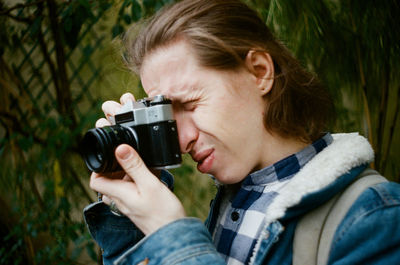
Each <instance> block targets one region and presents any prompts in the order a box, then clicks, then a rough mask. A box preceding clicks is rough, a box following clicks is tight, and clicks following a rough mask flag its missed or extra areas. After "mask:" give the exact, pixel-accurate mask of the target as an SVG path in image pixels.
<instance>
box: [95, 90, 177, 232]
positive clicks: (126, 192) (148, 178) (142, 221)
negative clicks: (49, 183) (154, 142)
mask: <svg viewBox="0 0 400 265" xmlns="http://www.w3.org/2000/svg"><path fill="white" fill-rule="evenodd" d="M130 100H135V99H134V97H133V95H132V94H130V93H126V94H124V95H123V96H122V97H121V99H120V101H121V104H125V103H127V102H128V101H130ZM121 104H119V103H117V102H115V101H106V102H105V103H104V104H103V105H102V109H103V111H104V114H105V115H106V117H107V118H108V117H110V116H114V114H115V113H116V112H117V111H118V110H119V108H121ZM107 125H111V124H110V122H109V121H108V119H104V118H103V119H100V120H98V121H97V122H96V127H103V126H107ZM115 155H116V158H117V160H118V162H119V163H120V165H121V166H122V168H123V169H124V171H121V172H114V173H108V174H97V173H93V174H92V176H91V180H90V187H91V188H92V189H93V190H96V191H98V192H100V193H102V194H103V201H104V203H106V204H108V205H109V204H110V203H111V200H113V201H114V202H115V203H116V206H117V207H118V209H119V210H120V211H121V212H122V213H123V214H124V215H125V216H127V217H128V218H130V219H131V220H132V221H133V222H134V223H135V224H136V226H137V227H138V228H139V229H140V230H142V232H143V233H144V234H148V233H151V232H153V231H155V230H157V229H158V228H160V227H161V226H164V225H166V224H167V223H169V222H172V221H175V220H177V219H179V218H182V217H184V216H185V212H184V209H183V206H182V204H181V203H180V201H179V200H178V199H177V198H176V196H175V195H174V194H173V193H172V192H171V191H170V190H169V189H168V188H167V187H166V186H165V185H164V184H163V183H162V182H161V181H160V180H159V179H158V178H157V177H156V176H155V175H153V174H152V172H150V171H149V169H148V168H147V167H146V166H145V164H144V163H143V161H142V159H141V158H140V157H139V155H138V154H137V152H136V151H135V150H134V149H133V148H132V147H130V146H129V145H126V144H124V145H120V146H119V147H118V148H117V149H116V151H115Z"/></svg>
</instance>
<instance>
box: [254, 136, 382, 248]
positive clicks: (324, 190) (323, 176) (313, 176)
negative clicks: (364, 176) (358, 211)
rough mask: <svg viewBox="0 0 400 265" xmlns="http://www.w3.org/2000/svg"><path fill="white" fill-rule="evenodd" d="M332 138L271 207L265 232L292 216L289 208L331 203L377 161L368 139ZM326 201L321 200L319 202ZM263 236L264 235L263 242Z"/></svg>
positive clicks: (294, 209) (360, 137)
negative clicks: (338, 193)
mask: <svg viewBox="0 0 400 265" xmlns="http://www.w3.org/2000/svg"><path fill="white" fill-rule="evenodd" d="M332 136H333V142H332V143H331V144H330V145H329V146H327V147H326V148H325V149H324V150H322V151H321V152H320V153H319V154H318V155H316V156H315V157H314V158H313V159H312V160H310V161H309V162H308V163H307V164H306V165H305V166H304V167H303V168H302V169H301V170H300V171H299V172H298V173H297V174H296V175H295V176H294V177H293V178H292V179H291V181H290V182H289V183H288V184H287V185H286V186H285V188H284V189H283V190H282V191H281V192H280V194H279V196H277V197H276V198H275V199H274V201H273V202H272V203H271V205H270V206H269V207H268V209H267V212H266V213H265V227H264V229H263V231H266V228H267V227H268V226H269V225H270V224H271V223H272V222H274V221H276V220H278V219H281V218H283V217H285V216H286V215H287V214H290V215H292V214H293V212H290V211H289V209H290V208H291V209H292V210H293V211H294V212H296V209H297V210H298V209H299V208H301V206H306V208H308V207H310V202H312V201H316V200H315V198H319V199H321V198H324V200H325V201H326V200H328V199H329V198H330V197H331V196H333V195H334V194H335V193H336V192H338V191H339V190H341V189H342V188H343V187H345V186H347V185H348V184H349V182H351V181H352V180H353V178H354V177H355V176H356V175H358V173H360V172H361V171H362V169H363V168H364V167H365V165H367V164H368V163H370V162H371V161H372V160H373V159H374V152H373V150H372V147H371V145H370V144H369V142H368V140H367V139H365V138H364V137H363V136H360V135H359V134H358V133H349V134H332ZM329 194H330V195H329ZM324 200H320V203H321V202H322V203H323V202H324ZM315 206H316V205H314V207H315ZM303 210H304V207H303ZM297 212H298V211H297ZM263 237H264V235H263V234H261V236H260V239H261V238H263ZM260 243H261V240H258V243H257V245H256V247H255V249H254V251H255V252H256V251H257V250H258V249H259V245H260Z"/></svg>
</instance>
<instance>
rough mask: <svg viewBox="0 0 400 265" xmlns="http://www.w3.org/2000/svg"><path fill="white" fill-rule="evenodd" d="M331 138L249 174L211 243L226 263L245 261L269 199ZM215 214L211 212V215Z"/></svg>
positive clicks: (321, 139)
mask: <svg viewBox="0 0 400 265" xmlns="http://www.w3.org/2000/svg"><path fill="white" fill-rule="evenodd" d="M332 141H333V138H332V136H331V134H330V133H327V134H325V135H324V136H323V137H322V138H320V139H318V140H317V141H315V142H313V143H312V144H311V145H309V146H307V147H305V148H304V149H302V150H301V151H299V152H298V153H296V154H293V155H290V156H288V157H286V158H284V159H282V160H280V161H278V162H276V163H275V164H273V165H271V166H268V167H266V168H264V169H261V170H259V171H256V172H253V173H251V174H249V175H248V176H247V177H246V178H245V179H244V181H243V182H242V184H241V187H240V189H239V190H238V192H237V193H236V194H235V195H234V196H233V197H232V199H231V200H230V202H229V204H228V205H227V207H225V210H224V212H223V213H220V216H219V222H218V223H217V226H216V229H215V231H214V232H215V233H214V234H213V238H214V243H215V245H216V247H217V250H218V252H220V253H221V254H222V256H223V257H225V259H226V261H227V263H228V264H247V263H248V262H249V260H250V257H251V254H252V252H253V251H252V250H253V248H254V246H255V244H256V241H257V238H258V236H259V235H260V233H261V229H262V227H263V224H264V216H265V212H266V211H267V208H268V206H269V205H270V204H271V202H272V201H273V199H274V198H275V197H276V196H277V195H279V191H280V190H281V189H282V188H283V187H284V186H285V185H286V184H287V183H288V182H289V181H290V179H291V178H292V177H293V176H294V175H295V174H296V173H297V172H298V171H299V170H300V169H301V168H302V167H303V166H304V165H305V164H306V163H307V162H308V161H310V160H311V159H312V158H313V157H314V156H315V155H316V154H318V153H319V152H320V151H321V150H323V149H324V148H325V147H326V146H328V145H329V144H330V143H331V142H332ZM214 216H215V215H214Z"/></svg>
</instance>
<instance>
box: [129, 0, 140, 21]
mask: <svg viewBox="0 0 400 265" xmlns="http://www.w3.org/2000/svg"><path fill="white" fill-rule="evenodd" d="M131 13H132V20H133V21H135V22H136V21H139V20H140V19H141V18H142V7H141V6H140V5H139V3H138V2H137V1H134V0H133V1H132V6H131Z"/></svg>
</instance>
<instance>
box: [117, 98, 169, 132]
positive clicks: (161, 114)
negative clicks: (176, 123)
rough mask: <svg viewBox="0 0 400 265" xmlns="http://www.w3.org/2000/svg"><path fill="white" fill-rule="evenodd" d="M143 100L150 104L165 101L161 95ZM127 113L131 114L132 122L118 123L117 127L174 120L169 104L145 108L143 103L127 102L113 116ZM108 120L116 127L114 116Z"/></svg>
mask: <svg viewBox="0 0 400 265" xmlns="http://www.w3.org/2000/svg"><path fill="white" fill-rule="evenodd" d="M144 100H146V101H150V102H162V101H164V100H165V97H164V96H162V95H158V96H155V97H154V98H146V99H144ZM127 112H133V120H132V121H127V122H123V123H120V124H119V125H124V126H137V125H142V124H151V123H156V122H162V121H168V120H173V119H174V117H173V111H172V105H171V104H158V105H154V106H146V105H145V104H144V103H143V102H140V101H129V102H127V103H126V104H124V105H123V106H122V107H121V109H120V110H119V111H118V112H117V113H116V114H115V115H119V114H124V113H127ZM109 120H110V122H111V124H112V125H116V121H115V116H112V117H110V118H109Z"/></svg>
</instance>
